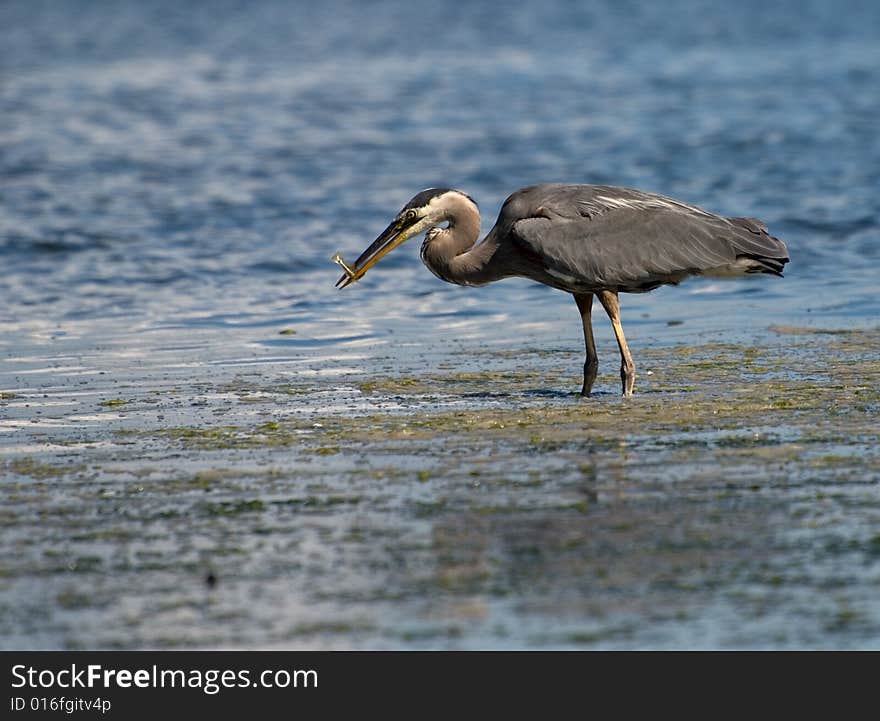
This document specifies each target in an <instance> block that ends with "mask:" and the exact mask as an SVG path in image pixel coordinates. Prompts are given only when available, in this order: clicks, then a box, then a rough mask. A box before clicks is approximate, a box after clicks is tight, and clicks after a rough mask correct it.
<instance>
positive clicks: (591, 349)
mask: <svg viewBox="0 0 880 721" xmlns="http://www.w3.org/2000/svg"><path fill="white" fill-rule="evenodd" d="M574 302H575V303H577V307H578V310H579V311H580V313H581V322H582V323H583V325H584V345H585V346H586V351H587V357H586V362H585V363H584V387H583V388H582V389H581V395H582V396H588V395H590V391H591V390H592V388H593V383H595V382H596V373H598V372H599V356H598V355H596V341H594V340H593V321H592V310H593V294H592V293H575V294H574Z"/></svg>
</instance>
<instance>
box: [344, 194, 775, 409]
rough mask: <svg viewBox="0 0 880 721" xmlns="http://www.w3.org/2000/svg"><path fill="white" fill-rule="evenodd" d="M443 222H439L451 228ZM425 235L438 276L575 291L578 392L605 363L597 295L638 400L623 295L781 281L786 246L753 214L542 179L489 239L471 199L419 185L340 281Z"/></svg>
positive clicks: (425, 255) (518, 198)
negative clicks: (706, 282) (726, 282)
mask: <svg viewBox="0 0 880 721" xmlns="http://www.w3.org/2000/svg"><path fill="white" fill-rule="evenodd" d="M444 223H445V224H447V225H446V227H442V225H443V224H444ZM423 232H424V233H425V240H424V242H423V243H422V250H421V255H422V260H423V261H424V263H425V265H426V266H428V269H429V270H430V271H431V272H432V273H434V275H436V276H437V277H438V278H440V279H441V280H445V281H448V282H450V283H457V284H458V285H484V284H486V283H491V282H492V281H494V280H501V279H502V278H508V277H511V276H522V277H525V278H531V279H532V280H536V281H538V282H539V283H544V284H545V285H549V286H551V287H553V288H558V289H559V290H564V291H567V292H568V293H571V294H572V295H573V296H574V300H575V302H576V303H577V307H578V310H579V311H580V314H581V320H582V322H583V328H584V344H585V346H586V362H585V363H584V384H583V388H582V390H581V393H582V394H583V395H585V396H587V395H589V394H590V390H591V389H592V387H593V383H594V381H595V380H596V373H597V371H598V368H599V362H598V358H597V356H596V344H595V341H594V340H593V326H592V321H591V309H592V306H593V296H594V295H595V296H597V297H598V298H599V302H600V303H601V304H602V307H603V308H604V309H605V312H606V313H607V314H608V317H609V318H610V319H611V325H612V326H613V327H614V335H615V337H616V338H617V345H618V347H619V348H620V358H621V366H620V378H621V381H622V383H623V395H625V396H628V395H631V394H632V390H633V384H634V382H635V365H634V364H633V360H632V356H631V355H630V352H629V348H628V347H627V345H626V339H625V338H624V335H623V328H622V327H621V325H620V304H619V302H618V293H622V292H623V293H644V292H646V291H649V290H653V289H654V288H657V287H658V286H661V285H664V284H672V285H676V284H678V283H679V282H680V281H681V280H683V279H684V278H686V277H687V276H689V275H705V276H713V277H725V278H731V277H737V276H741V275H746V274H749V273H770V274H772V275H778V276H780V277H782V268H783V266H784V265H785V264H786V263H787V262H788V250H787V249H786V247H785V244H784V243H783V242H782V241H781V240H779V239H777V238H774V237H773V236H771V235H770V234H769V233H768V232H767V227H766V226H765V225H764V224H763V223H762V222H760V221H758V220H754V219H753V218H724V217H722V216H719V215H715V214H713V213H709V212H706V211H705V210H702V209H701V208H697V207H695V206H693V205H688V204H687V203H683V202H681V201H679V200H674V199H672V198H667V197H665V196H662V195H656V194H654V193H645V192H642V191H639V190H631V189H629V188H616V187H612V186H607V185H564V184H559V183H546V184H542V185H532V186H530V187H527V188H523V189H522V190H518V191H517V192H515V193H514V194H513V195H511V196H510V197H509V198H507V200H505V201H504V205H503V206H502V207H501V212H500V213H499V215H498V220H497V221H495V226H494V227H493V228H492V230H490V231H489V234H488V235H487V236H486V237H485V238H484V239H483V241H482V242H480V243H477V242H476V241H477V239H478V237H479V234H480V211H479V209H478V208H477V204H476V202H475V201H474V200H473V198H471V197H470V196H469V195H467V194H466V193H463V192H462V191H460V190H453V189H450V188H430V189H428V190H423V191H422V192H421V193H419V194H418V195H416V196H415V197H414V198H413V199H412V200H410V201H409V202H408V203H407V204H406V205H405V206H404V207H403V209H402V210H401V211H400V212H399V213H398V214H397V217H395V218H394V220H393V221H392V222H391V224H390V225H389V226H388V227H387V228H386V229H385V230H384V231H382V234H381V235H380V236H379V237H378V238H377V239H376V240H375V241H374V242H373V244H372V245H370V247H369V248H367V249H366V250H365V251H364V252H363V253H362V254H361V256H360V257H359V258H358V259H357V261H355V263H354V266H353V267H349V266H348V265H346V264H345V262H344V261H343V260H342V258H341V257H340V256H339V255H338V254H337V255H336V256H335V257H334V260H336V262H338V263H339V264H340V265H342V267H343V268H344V270H345V274H344V275H343V276H342V277H341V278H340V279H339V280H338V281H337V283H336V286H337V287H339V288H344V287H346V286H347V285H349V284H351V283H353V282H354V281H357V280H359V279H360V278H361V277H362V276H363V275H364V274H365V273H366V272H367V271H368V270H369V269H370V268H371V267H372V266H373V265H374V264H375V263H377V262H378V261H379V260H380V259H381V258H382V257H384V256H385V255H386V254H388V253H390V252H391V251H392V250H394V249H395V248H396V247H397V246H398V245H400V244H401V243H403V242H404V241H405V240H407V239H408V238H411V237H412V236H414V235H418V234H420V233H423Z"/></svg>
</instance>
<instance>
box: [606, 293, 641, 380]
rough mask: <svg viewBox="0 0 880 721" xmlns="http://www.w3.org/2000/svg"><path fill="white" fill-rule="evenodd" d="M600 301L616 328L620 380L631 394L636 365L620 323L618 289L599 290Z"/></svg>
mask: <svg viewBox="0 0 880 721" xmlns="http://www.w3.org/2000/svg"><path fill="white" fill-rule="evenodd" d="M598 295H599V302H600V303H601V304H602V307H603V308H605V312H606V313H607V314H608V317H609V318H610V319H611V325H612V327H613V328H614V337H615V338H617V347H618V348H620V380H621V381H622V382H623V395H625V396H631V395H632V392H633V385H635V382H636V365H635V363H633V359H632V356H631V355H630V352H629V347H628V346H627V345H626V338H625V337H624V335H623V326H622V325H621V324H620V302H619V301H618V299H617V291H614V290H602V291H599V293H598Z"/></svg>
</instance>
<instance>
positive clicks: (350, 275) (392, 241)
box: [333, 216, 418, 288]
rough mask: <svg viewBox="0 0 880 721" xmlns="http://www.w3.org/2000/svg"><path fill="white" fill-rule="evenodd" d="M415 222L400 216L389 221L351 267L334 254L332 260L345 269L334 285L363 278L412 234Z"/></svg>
mask: <svg viewBox="0 0 880 721" xmlns="http://www.w3.org/2000/svg"><path fill="white" fill-rule="evenodd" d="M417 222H418V220H413V221H408V220H405V219H404V218H403V217H401V216H398V217H397V218H395V219H394V220H393V221H392V222H391V225H389V226H388V227H387V228H385V230H383V231H382V234H381V235H380V236H379V237H378V238H376V240H374V241H373V243H372V245H370V247H369V248H367V249H366V250H365V251H364V252H363V253H361V254H360V257H359V258H358V259H357V260H356V261H355V262H354V266H352V267H349V266H348V265H346V264H345V262H344V261H343V260H342V258H341V257H340V256H339V254H337V255H335V256H334V257H333V260H335V261H336V262H337V263H339V265H341V266H342V267H343V269H344V270H345V273H344V274H343V275H342V277H341V278H340V279H339V280H337V281H336V287H337V288H345V287H346V286H348V285H351V284H352V283H355V282H357V281H358V280H360V279H361V278H363V276H364V274H365V273H366V272H367V271H368V270H369V269H370V268H372V267H373V266H374V265H376V263H378V262H379V261H380V260H381V259H382V258H384V257H385V256H386V255H388V254H389V253H390V252H391V251H392V250H394V249H395V248H396V247H397V246H398V245H400V244H401V243H403V242H404V241H406V240H408V239H409V238H411V237H412V236H413V235H414V233H413V232H412V226H414V225H415V224H416V223H417ZM407 231H410V232H407Z"/></svg>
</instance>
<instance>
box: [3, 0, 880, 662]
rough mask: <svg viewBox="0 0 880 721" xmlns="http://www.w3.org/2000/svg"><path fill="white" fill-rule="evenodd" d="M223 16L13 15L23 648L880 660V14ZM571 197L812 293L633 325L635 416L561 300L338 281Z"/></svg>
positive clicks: (13, 537)
mask: <svg viewBox="0 0 880 721" xmlns="http://www.w3.org/2000/svg"><path fill="white" fill-rule="evenodd" d="M186 7H187V8H188V9H187V10H186V11H182V10H180V9H178V6H177V5H175V4H173V3H161V2H156V3H150V4H148V5H147V6H146V7H145V4H139V3H117V4H114V5H113V6H107V5H106V4H104V3H76V4H74V3H69V4H65V3H33V2H7V3H4V4H3V6H2V8H0V69H2V76H0V177H2V185H0V262H2V263H3V268H4V272H3V273H2V274H0V297H2V299H3V304H2V306H0V329H2V333H0V393H2V394H3V395H2V396H0V453H2V459H0V468H2V472H3V485H2V493H3V495H4V497H5V498H6V502H5V503H4V509H5V510H4V511H3V514H4V515H3V519H2V531H0V533H2V536H3V543H2V544H0V547H2V548H3V549H4V550H3V551H2V557H0V609H2V612H0V644H2V646H3V647H6V648H61V647H87V648H89V647H144V646H145V647H169V646H170V647H210V646H224V647H227V646H228V647H243V648H256V647H268V646H272V647H333V648H345V647H354V646H357V647H367V648H373V647H383V648H384V647H389V648H422V647H464V648H475V647H488V648H506V647H513V648H517V647H557V646H560V647H621V646H622V647H667V648H668V647H715V646H724V647H742V646H759V647H791V646H804V645H805V646H811V647H836V646H842V647H877V646H878V645H880V606H878V604H877V603H876V601H875V600H874V599H875V598H876V597H877V590H878V584H880V554H878V548H877V528H878V525H877V524H878V521H880V495H878V480H880V468H878V459H877V453H876V448H877V437H876V436H877V433H876V412H877V393H878V368H877V353H876V347H877V345H876V341H877V336H876V327H877V318H878V310H880V306H878V295H877V292H876V291H877V283H876V259H877V256H878V247H880V243H878V237H880V231H878V226H880V201H878V194H877V192H876V191H877V188H878V187H880V139H878V137H880V136H878V135H877V133H876V118H877V117H878V114H880V49H878V48H880V43H877V37H876V30H875V28H876V27H878V26H880V22H878V21H880V10H878V7H877V5H876V4H875V3H867V2H866V3H852V4H849V5H848V6H847V12H840V10H839V6H838V5H836V4H834V3H830V2H826V3H823V2H811V3H802V2H798V3H794V2H792V3H774V4H772V6H769V7H768V6H767V5H766V4H764V3H757V2H754V3H752V2H746V3H738V4H736V7H733V6H730V7H728V6H727V5H726V4H717V5H715V4H711V3H696V2H680V3H672V4H663V5H662V6H660V5H658V6H656V7H654V6H645V5H644V4H634V5H632V6H626V7H624V6H622V5H621V4H620V3H596V4H592V5H590V6H589V7H587V8H583V7H581V4H580V3H572V2H557V3H552V2H551V3H542V4H541V5H540V7H538V6H534V7H520V8H515V9H513V10H511V9H510V8H509V7H505V10H504V12H500V11H499V10H498V7H497V6H496V5H494V4H492V3H484V4H476V5H472V4H469V5H468V7H461V6H460V5H459V4H448V3H436V2H434V3H412V2H408V3H399V4H398V3H389V2H385V3H370V4H361V3H350V4H346V3H341V4H335V5H333V7H332V8H329V7H328V8H326V9H319V8H311V9H298V8H292V7H289V6H288V4H286V3H277V2H259V3H235V2H230V3H226V4H224V5H223V7H222V11H220V10H217V9H216V6H215V5H210V6H209V5H208V4H207V3H206V4H198V3H196V4H189V5H187V6H186ZM683 18H689V19H690V20H689V21H684V20H683ZM694 18H699V20H698V21H697V20H694ZM440 27H442V28H443V31H442V32H439V31H438V28H440ZM97 29H100V31H97ZM401 32H403V33H404V35H405V38H404V39H405V41H406V42H402V39H401V36H400V33H401ZM551 180H567V181H579V182H602V183H612V184H618V185H627V186H634V187H639V188H643V189H648V190H655V191H659V192H662V193H665V194H668V195H673V196H676V197H680V198H682V199H684V200H686V201H688V202H691V203H696V204H698V205H701V206H703V207H706V208H708V209H710V210H714V211H718V212H722V213H726V214H730V215H750V216H755V217H758V218H761V219H762V220H764V221H765V222H766V223H767V224H768V225H769V226H770V228H771V230H772V232H773V233H774V234H776V235H778V236H779V237H781V238H783V239H784V240H785V241H786V242H787V244H788V247H789V250H790V251H791V255H792V262H791V264H790V266H789V267H788V268H789V269H788V272H787V277H786V278H785V279H784V280H779V279H775V278H749V279H744V280H742V281H727V282H722V281H712V280H692V281H688V282H687V283H685V284H683V285H682V286H680V287H678V288H663V289H659V290H658V291H655V292H652V293H650V294H646V295H640V296H626V297H624V298H623V299H622V304H623V313H624V316H623V319H624V327H625V328H626V330H627V335H628V338H629V340H630V343H631V346H632V347H633V350H634V354H635V358H636V363H637V365H638V368H639V379H638V381H637V391H638V392H640V395H637V396H636V397H635V398H634V399H632V400H631V401H627V402H624V401H622V400H620V399H619V398H618V397H617V395H616V394H617V392H618V385H619V381H618V380H617V371H616V367H617V361H616V359H615V355H616V352H615V347H614V341H613V336H612V334H611V331H610V327H609V326H608V324H607V323H604V322H597V323H596V335H597V342H598V344H599V352H600V360H601V367H600V376H599V381H598V385H597V390H598V391H599V394H598V395H597V397H596V398H594V399H592V400H590V401H582V400H580V399H579V398H577V397H576V396H575V395H574V394H573V393H574V391H575V390H577V389H578V387H579V384H580V377H579V374H580V368H581V364H582V362H583V361H582V357H581V354H582V341H581V338H580V330H579V323H578V319H577V315H576V313H575V307H574V304H573V303H572V302H571V300H570V299H569V298H567V297H565V296H564V295H563V294H561V293H558V292H556V291H552V290H549V289H546V288H543V287H540V286H536V285H534V284H530V283H528V282H525V281H520V280H508V281H505V282H503V283H498V284H493V285H492V286H489V287H486V288H481V289H473V288H457V287H454V286H450V285H446V284H444V283H442V282H440V281H439V280H437V279H435V278H434V277H433V276H432V275H431V274H430V273H429V272H428V271H427V270H426V269H425V268H424V267H422V265H421V263H420V262H419V260H418V253H417V249H416V247H415V245H416V241H413V243H412V246H413V247H408V248H404V249H401V250H399V251H397V252H396V253H395V254H394V255H392V256H391V257H389V258H388V259H387V260H386V261H383V263H382V264H381V265H380V266H378V267H377V268H376V269H374V270H373V271H371V273H370V275H369V276H368V277H367V278H365V279H364V280H363V281H362V282H360V283H359V284H357V286H355V287H352V288H349V289H347V290H346V291H344V292H339V291H336V290H335V289H334V288H333V283H334V282H335V280H336V278H337V277H338V272H337V270H338V269H337V268H336V266H334V265H333V264H332V263H331V262H330V260H329V258H330V256H331V255H332V254H333V252H334V251H336V250H341V251H343V252H344V253H345V255H346V256H352V255H356V254H357V253H358V252H359V251H360V250H361V249H362V248H363V247H364V245H365V244H366V243H367V242H369V241H370V240H371V239H372V237H374V236H375V235H376V234H377V233H378V232H379V231H380V230H381V229H382V228H384V226H385V224H386V223H387V221H388V219H389V217H390V216H391V214H392V213H394V212H395V211H396V210H397V209H399V207H400V206H402V205H403V204H404V203H405V202H406V201H407V200H408V199H409V197H410V196H411V195H412V194H414V193H415V192H416V191H418V190H420V189H421V188H424V187H428V186H431V185H444V186H446V185H448V186H454V187H459V188H462V189H464V190H465V191H467V192H468V193H469V194H471V195H472V196H474V197H475V198H476V199H477V200H478V201H479V203H480V205H481V208H482V210H483V213H484V220H483V229H484V231H486V230H488V228H489V227H490V226H491V222H492V220H494V216H495V214H496V212H497V209H498V207H499V206H500V204H501V202H502V201H503V199H504V197H505V196H506V195H507V194H508V193H509V192H511V191H512V190H514V189H516V188H518V187H520V186H522V185H526V184H528V183H532V182H537V181H551ZM596 317H597V319H598V318H599V316H598V315H597V316H596ZM811 331H822V332H811ZM828 331H835V333H832V332H828ZM837 331H855V332H853V333H842V334H841V333H836V332H837ZM786 404H787V405H786ZM718 413H721V414H722V415H723V416H724V417H725V420H724V422H723V423H718V422H716V420H715V419H713V418H712V416H717V415H718ZM780 414H781V415H780ZM209 576H212V577H213V578H215V579H216V583H215V584H214V585H209V584H207V583H206V582H205V579H206V578H208V577H209Z"/></svg>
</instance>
